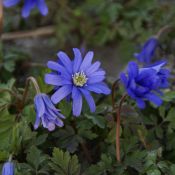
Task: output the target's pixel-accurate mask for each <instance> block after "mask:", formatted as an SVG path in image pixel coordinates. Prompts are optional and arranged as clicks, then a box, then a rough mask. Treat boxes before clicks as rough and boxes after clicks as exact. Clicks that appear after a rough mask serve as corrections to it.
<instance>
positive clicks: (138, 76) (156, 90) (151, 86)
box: [120, 61, 169, 108]
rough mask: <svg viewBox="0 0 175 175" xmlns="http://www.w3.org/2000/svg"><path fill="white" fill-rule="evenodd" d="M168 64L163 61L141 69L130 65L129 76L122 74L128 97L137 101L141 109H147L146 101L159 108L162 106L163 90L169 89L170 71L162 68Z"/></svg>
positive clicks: (133, 63)
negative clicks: (160, 95) (161, 96)
mask: <svg viewBox="0 0 175 175" xmlns="http://www.w3.org/2000/svg"><path fill="white" fill-rule="evenodd" d="M165 64H166V62H165V61H161V62H159V63H157V64H155V65H152V66H149V67H145V68H139V67H138V65H137V64H136V63H135V62H129V64H128V76H126V75H125V74H124V73H121V74H120V78H121V81H122V83H123V84H124V86H125V89H126V90H127V93H128V95H129V96H130V97H131V98H133V99H134V100H136V102H137V105H138V107H139V108H145V102H144V101H145V100H148V101H150V102H152V103H154V104H155V105H157V106H160V105H161V104H162V100H161V98H160V97H159V96H158V94H161V91H160V89H161V88H167V87H168V77H169V70H168V69H163V68H162V67H163V66H164V65H165Z"/></svg>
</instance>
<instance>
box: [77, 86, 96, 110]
mask: <svg viewBox="0 0 175 175" xmlns="http://www.w3.org/2000/svg"><path fill="white" fill-rule="evenodd" d="M80 91H81V92H82V94H83V95H84V97H85V99H86V101H87V103H88V105H89V107H90V110H91V112H95V109H96V106H95V102H94V99H93V97H92V95H91V94H90V92H89V91H88V90H85V89H82V88H80Z"/></svg>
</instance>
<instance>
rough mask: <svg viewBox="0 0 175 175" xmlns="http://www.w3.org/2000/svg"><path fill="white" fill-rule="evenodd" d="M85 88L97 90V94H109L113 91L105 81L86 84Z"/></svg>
mask: <svg viewBox="0 0 175 175" xmlns="http://www.w3.org/2000/svg"><path fill="white" fill-rule="evenodd" d="M85 89H87V90H89V91H92V92H95V93H97V94H105V95H108V94H110V93H111V90H110V89H109V88H108V86H107V85H106V84H105V83H96V84H90V85H87V86H85Z"/></svg>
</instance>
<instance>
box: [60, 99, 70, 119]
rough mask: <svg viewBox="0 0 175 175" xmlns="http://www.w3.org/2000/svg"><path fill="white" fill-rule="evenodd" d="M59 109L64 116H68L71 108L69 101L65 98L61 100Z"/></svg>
mask: <svg viewBox="0 0 175 175" xmlns="http://www.w3.org/2000/svg"><path fill="white" fill-rule="evenodd" d="M59 109H60V110H61V113H62V114H63V115H64V116H66V117H68V116H69V115H70V113H71V110H72V107H71V103H68V102H67V101H66V100H62V101H61V102H60V103H59Z"/></svg>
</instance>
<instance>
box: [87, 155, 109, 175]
mask: <svg viewBox="0 0 175 175" xmlns="http://www.w3.org/2000/svg"><path fill="white" fill-rule="evenodd" d="M111 168H112V158H111V157H110V156H108V155H106V154H102V155H101V161H100V162H98V163H97V164H96V165H91V166H90V167H89V168H88V170H87V172H85V174H87V175H92V174H94V175H102V174H107V173H108V172H110V170H111Z"/></svg>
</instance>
